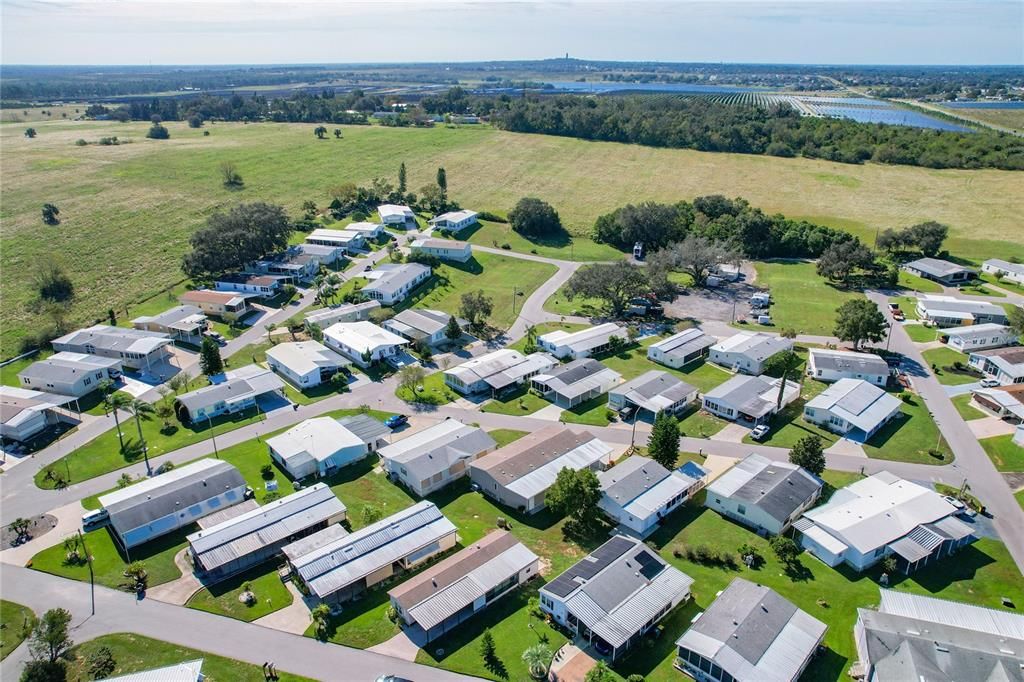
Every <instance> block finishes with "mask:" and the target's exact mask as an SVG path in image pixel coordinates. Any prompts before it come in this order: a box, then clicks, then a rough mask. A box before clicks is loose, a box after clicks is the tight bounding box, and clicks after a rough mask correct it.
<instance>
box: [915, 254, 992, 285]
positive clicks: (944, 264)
mask: <svg viewBox="0 0 1024 682" xmlns="http://www.w3.org/2000/svg"><path fill="white" fill-rule="evenodd" d="M903 269H904V270H906V271H907V272H909V273H910V274H912V275H917V276H918V277H924V278H925V279H930V280H933V281H935V282H938V283H940V284H945V285H946V286H956V285H957V284H963V283H964V282H967V281H969V280H970V279H972V278H974V277H975V276H976V275H977V274H978V273H977V272H975V271H974V270H971V269H970V268H965V267H963V266H960V265H957V264H956V263H950V262H949V261H948V260H942V259H940V258H918V259H917V260H914V261H910V262H909V263H905V264H904V265H903Z"/></svg>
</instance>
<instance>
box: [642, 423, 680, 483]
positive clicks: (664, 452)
mask: <svg viewBox="0 0 1024 682" xmlns="http://www.w3.org/2000/svg"><path fill="white" fill-rule="evenodd" d="M647 450H648V454H649V455H650V456H651V459H653V460H654V461H655V462H657V463H658V464H660V465H662V466H663V467H665V468H666V469H668V470H670V471H671V470H672V469H675V468H676V460H677V459H678V458H679V422H678V421H676V418H675V417H674V416H672V415H671V414H668V413H667V412H665V411H664V410H663V411H661V412H659V413H658V416H657V417H655V418H654V428H653V429H651V437H650V440H648V441H647Z"/></svg>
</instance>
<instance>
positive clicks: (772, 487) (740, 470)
mask: <svg viewBox="0 0 1024 682" xmlns="http://www.w3.org/2000/svg"><path fill="white" fill-rule="evenodd" d="M822 485H823V483H822V481H821V480H820V479H818V478H816V477H815V476H813V475H812V474H811V473H809V472H808V471H806V470H805V469H803V468H801V467H798V466H796V465H793V464H790V463H789V462H775V461H772V460H769V459H768V458H766V457H764V456H762V455H758V454H752V455H748V456H747V457H746V458H744V459H742V460H740V461H739V462H737V463H736V465H735V466H734V467H733V468H732V469H730V470H729V471H727V472H725V473H724V474H722V476H720V477H719V478H718V479H717V480H715V481H714V482H713V483H712V484H711V485H710V486H708V492H709V493H714V494H716V495H721V496H722V497H728V498H732V499H736V500H741V501H743V502H746V503H747V504H751V505H756V506H757V507H759V508H760V509H762V510H763V511H764V512H765V513H767V514H768V515H769V516H771V517H772V518H773V519H775V520H777V521H780V522H782V523H785V522H786V521H787V520H788V519H789V517H790V516H791V515H792V514H793V512H795V511H796V510H797V509H799V508H800V507H801V506H802V505H804V504H806V503H807V501H808V500H810V499H811V498H812V497H813V496H814V495H815V494H816V493H817V492H818V491H819V490H821V488H822Z"/></svg>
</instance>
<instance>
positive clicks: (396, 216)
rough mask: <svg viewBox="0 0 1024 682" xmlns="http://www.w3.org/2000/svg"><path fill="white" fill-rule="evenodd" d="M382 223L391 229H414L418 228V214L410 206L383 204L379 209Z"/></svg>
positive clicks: (378, 212)
mask: <svg viewBox="0 0 1024 682" xmlns="http://www.w3.org/2000/svg"><path fill="white" fill-rule="evenodd" d="M377 214H378V215H379V216H380V221H381V222H382V223H384V224H385V225H388V226H390V227H401V228H405V229H412V228H415V227H416V214H415V213H413V210H412V209H411V208H409V207H408V206H401V205H397V204H381V205H380V206H378V207H377Z"/></svg>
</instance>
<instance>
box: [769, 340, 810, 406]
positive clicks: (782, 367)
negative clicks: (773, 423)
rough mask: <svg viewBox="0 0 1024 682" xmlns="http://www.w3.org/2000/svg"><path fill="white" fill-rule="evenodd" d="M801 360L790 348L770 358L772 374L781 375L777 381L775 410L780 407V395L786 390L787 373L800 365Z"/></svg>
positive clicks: (790, 372)
mask: <svg viewBox="0 0 1024 682" xmlns="http://www.w3.org/2000/svg"><path fill="white" fill-rule="evenodd" d="M801 362H803V360H801V359H800V356H799V355H797V354H796V353H794V352H793V351H791V350H787V351H783V352H782V353H779V354H778V355H776V356H775V357H774V358H772V363H771V367H772V369H773V370H774V372H773V374H774V373H778V374H779V375H780V376H781V380H780V381H779V396H778V398H777V399H776V401H775V411H776V412H778V411H779V410H781V409H782V397H783V394H784V393H785V391H786V379H788V378H789V375H790V374H792V373H793V372H794V371H796V369H797V368H798V367H800V363H801Z"/></svg>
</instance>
